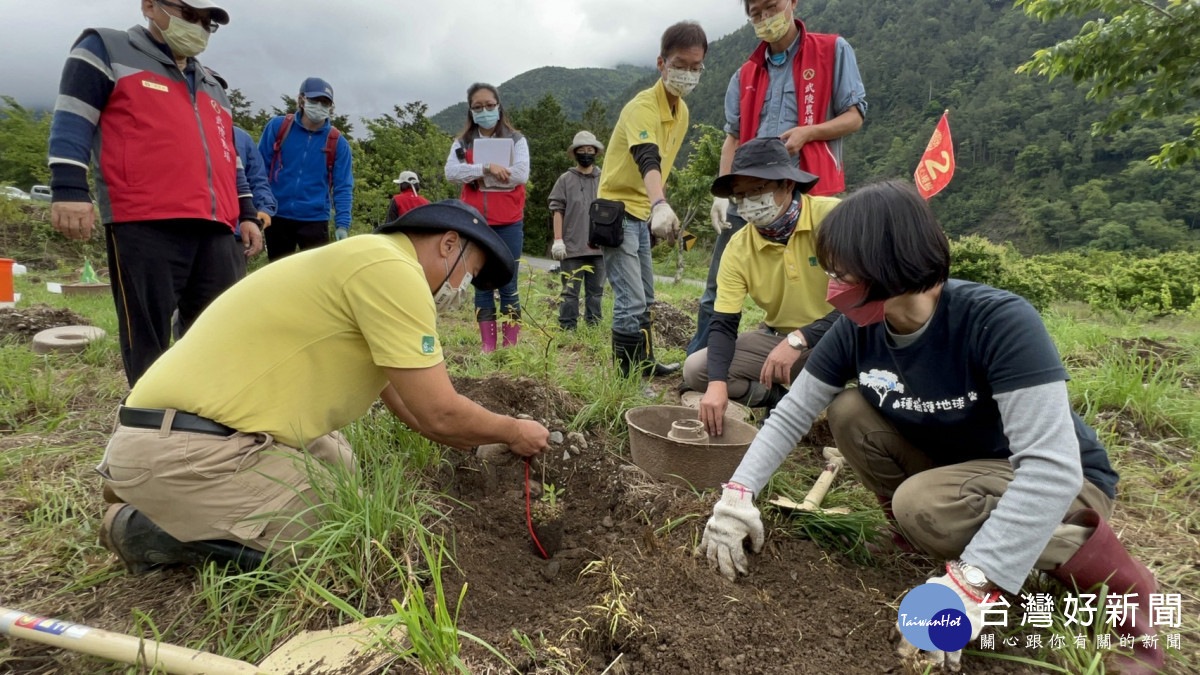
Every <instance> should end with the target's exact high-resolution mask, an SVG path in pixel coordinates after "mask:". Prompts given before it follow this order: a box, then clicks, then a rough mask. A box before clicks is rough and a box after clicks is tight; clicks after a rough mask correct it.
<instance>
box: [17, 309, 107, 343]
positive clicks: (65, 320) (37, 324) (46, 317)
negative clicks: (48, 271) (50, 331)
mask: <svg viewBox="0 0 1200 675" xmlns="http://www.w3.org/2000/svg"><path fill="white" fill-rule="evenodd" d="M90 323H91V321H88V320H87V318H86V317H82V316H80V315H78V314H76V313H75V312H72V311H71V310H69V309H59V308H54V307H50V306H47V305H34V306H32V307H24V308H21V309H0V339H3V338H5V337H8V336H12V337H15V338H18V339H21V340H32V339H33V336H34V335H37V334H38V333H40V332H41V331H44V330H46V329H47V328H57V327H59V326H86V325H88V324H90Z"/></svg>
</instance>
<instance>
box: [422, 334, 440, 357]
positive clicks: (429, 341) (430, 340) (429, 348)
mask: <svg viewBox="0 0 1200 675" xmlns="http://www.w3.org/2000/svg"><path fill="white" fill-rule="evenodd" d="M436 347H437V338H435V337H433V336H432V335H424V336H422V337H421V353H422V354H432V353H433V350H434V349H435V348H436Z"/></svg>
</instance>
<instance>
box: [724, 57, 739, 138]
mask: <svg viewBox="0 0 1200 675" xmlns="http://www.w3.org/2000/svg"><path fill="white" fill-rule="evenodd" d="M741 72H742V69H741V68H738V69H737V70H735V71H733V77H731V78H729V86H728V87H727V88H726V89H725V133H727V134H729V135H730V136H741V129H742V109H741V105H742V100H741V98H740V96H739V94H741V93H742V92H741V86H740V79H739V75H741Z"/></svg>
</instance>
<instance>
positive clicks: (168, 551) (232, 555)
mask: <svg viewBox="0 0 1200 675" xmlns="http://www.w3.org/2000/svg"><path fill="white" fill-rule="evenodd" d="M100 543H101V544H102V545H103V546H104V548H106V549H108V550H110V551H112V552H113V553H116V554H117V557H118V558H120V559H121V562H122V563H124V564H125V569H127V570H129V572H130V573H131V574H142V573H144V572H148V571H150V570H151V569H152V568H154V567H157V566H159V565H176V564H183V565H196V566H199V565H203V564H205V563H207V562H215V563H217V564H218V565H221V564H228V565H233V566H234V567H235V568H237V569H238V570H240V571H242V572H249V571H251V570H255V569H258V568H259V567H262V564H263V557H264V554H263V552H262V551H257V550H255V549H252V548H249V547H247V546H243V545H242V544H239V543H237V542H234V541H225V540H211V541H189V542H182V541H179V540H178V539H176V538H175V537H172V536H171V535H169V534H167V533H166V532H164V531H163V529H162V528H161V527H159V526H157V525H155V524H154V523H153V522H151V521H150V519H149V518H147V517H146V516H145V515H143V514H142V512H141V511H138V510H137V509H135V508H133V507H132V506H130V505H129V504H113V505H112V506H109V507H108V512H107V513H105V514H104V522H103V523H101V525H100Z"/></svg>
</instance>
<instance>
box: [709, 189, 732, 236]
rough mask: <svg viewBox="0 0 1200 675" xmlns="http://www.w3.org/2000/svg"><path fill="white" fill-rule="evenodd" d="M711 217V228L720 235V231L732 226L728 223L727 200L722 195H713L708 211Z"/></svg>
mask: <svg viewBox="0 0 1200 675" xmlns="http://www.w3.org/2000/svg"><path fill="white" fill-rule="evenodd" d="M709 215H710V216H711V217H712V225H713V229H714V230H716V232H717V235H718V236H720V234H721V233H722V232H724V231H725V230H728V229H729V228H731V227H733V226H732V225H730V224H729V200H728V199H725V198H724V197H713V203H712V209H711V210H710V212H709Z"/></svg>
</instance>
